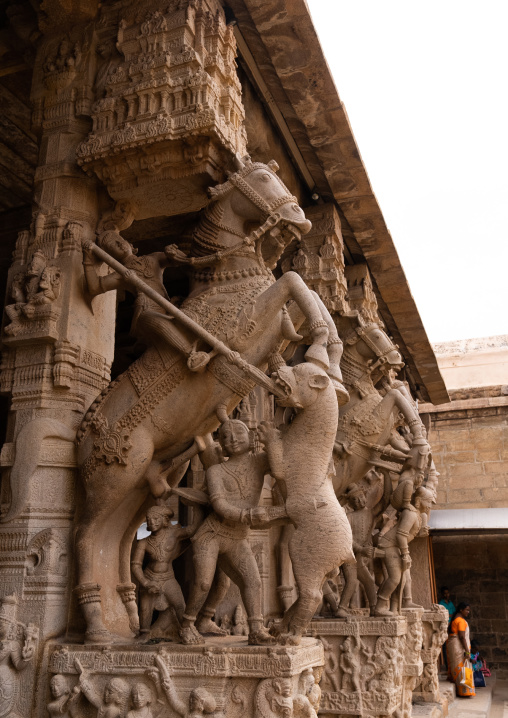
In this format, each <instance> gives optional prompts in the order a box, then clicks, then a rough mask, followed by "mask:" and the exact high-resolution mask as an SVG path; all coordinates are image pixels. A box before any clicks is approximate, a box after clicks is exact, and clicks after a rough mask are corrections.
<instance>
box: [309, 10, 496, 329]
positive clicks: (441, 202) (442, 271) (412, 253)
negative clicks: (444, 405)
mask: <svg viewBox="0 0 508 718" xmlns="http://www.w3.org/2000/svg"><path fill="white" fill-rule="evenodd" d="M307 2H308V5H309V7H310V11H311V14H312V18H313V21H314V25H315V27H316V30H317V32H318V34H319V37H320V40H321V44H322V47H323V50H324V53H325V56H326V58H327V60H328V64H329V66H330V69H331V71H332V74H333V76H334V78H335V84H336V86H337V89H338V92H339V95H340V98H341V100H342V101H343V102H344V104H345V106H346V109H347V112H348V115H349V119H350V122H351V126H352V128H353V132H354V135H355V138H356V141H357V143H358V146H359V149H360V152H361V155H362V159H363V161H364V164H365V166H366V168H367V172H368V174H369V177H370V180H371V183H372V187H373V190H374V192H375V194H376V196H377V198H378V201H379V204H380V206H381V209H382V211H383V214H384V217H385V220H386V224H387V226H388V228H389V230H390V231H391V233H392V237H393V240H394V243H395V246H396V248H397V250H398V252H399V256H400V259H401V262H402V266H403V267H404V270H405V272H406V276H407V278H408V281H409V284H410V286H411V290H412V292H413V296H414V297H415V300H416V304H417V306H418V309H419V311H420V315H421V317H422V320H423V323H424V325H425V328H426V330H427V334H428V336H429V339H430V341H432V342H437V341H447V340H452V339H466V338H468V337H485V336H490V335H496V334H506V333H508V318H507V313H508V289H507V288H508V251H507V246H508V230H507V221H508V217H507V212H506V207H507V200H508V182H507V173H508V100H507V97H508V86H507V71H508V35H507V33H508V1H507V0H482V1H481V2H479V1H478V0H474V2H473V1H471V0H425V1H424V0H347V1H346V0H307Z"/></svg>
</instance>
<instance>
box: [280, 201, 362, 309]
mask: <svg viewBox="0 0 508 718" xmlns="http://www.w3.org/2000/svg"><path fill="white" fill-rule="evenodd" d="M305 215H306V216H307V218H308V219H310V221H311V222H312V229H311V230H310V232H309V233H308V234H306V235H304V236H303V237H302V238H301V240H300V241H299V243H298V245H297V247H295V248H293V247H292V248H291V252H290V253H289V254H287V255H286V256H285V257H284V259H283V263H282V267H283V270H284V271H286V272H287V271H289V270H290V269H291V270H293V271H295V272H297V273H298V274H299V275H300V276H301V277H302V279H303V280H304V281H305V283H306V284H307V285H308V286H309V287H310V288H311V289H313V290H314V291H315V292H317V293H318V294H319V296H320V297H321V299H322V300H323V302H324V304H325V306H326V308H327V309H328V311H329V312H330V313H331V315H332V316H333V315H334V314H335V313H338V314H343V313H344V312H347V311H349V306H348V303H347V283H346V278H345V274H344V272H345V267H344V240H343V238H342V231H341V226H340V218H339V215H338V213H337V210H336V209H335V207H334V205H333V204H321V205H315V206H312V207H306V208H305Z"/></svg>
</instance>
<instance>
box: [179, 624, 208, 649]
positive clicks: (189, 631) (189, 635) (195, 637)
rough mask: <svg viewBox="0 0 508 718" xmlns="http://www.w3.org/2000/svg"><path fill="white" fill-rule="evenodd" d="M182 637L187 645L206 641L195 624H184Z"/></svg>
mask: <svg viewBox="0 0 508 718" xmlns="http://www.w3.org/2000/svg"><path fill="white" fill-rule="evenodd" d="M180 638H181V640H182V643H183V644H184V645H185V646H199V645H202V644H203V643H204V642H205V639H204V638H203V636H202V635H201V634H200V633H199V631H198V630H197V628H196V627H195V626H184V627H183V628H181V629H180Z"/></svg>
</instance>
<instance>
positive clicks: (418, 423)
mask: <svg viewBox="0 0 508 718" xmlns="http://www.w3.org/2000/svg"><path fill="white" fill-rule="evenodd" d="M385 402H386V403H391V406H390V408H389V409H388V411H386V414H387V416H388V415H389V414H390V413H391V411H393V408H394V407H397V409H398V410H399V411H400V412H401V413H402V414H403V416H404V418H405V420H406V421H407V423H408V425H409V430H410V431H411V434H412V436H413V439H422V438H423V429H424V427H423V424H422V420H421V419H420V416H419V414H418V413H417V412H416V411H415V410H414V408H413V406H411V404H410V403H409V401H408V400H407V399H406V397H405V396H404V395H403V394H402V393H401V392H400V391H399V390H398V389H390V391H389V392H388V393H387V394H386V396H385V397H384V399H383V402H381V405H383V404H385ZM381 405H380V406H381ZM382 410H383V411H384V406H383V407H382Z"/></svg>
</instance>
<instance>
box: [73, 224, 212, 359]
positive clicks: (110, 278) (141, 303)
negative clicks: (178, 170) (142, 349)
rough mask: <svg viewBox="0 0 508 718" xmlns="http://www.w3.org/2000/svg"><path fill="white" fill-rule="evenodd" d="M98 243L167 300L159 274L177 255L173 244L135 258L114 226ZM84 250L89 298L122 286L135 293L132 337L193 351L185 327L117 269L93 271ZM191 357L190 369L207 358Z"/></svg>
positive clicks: (148, 343) (156, 344) (92, 265)
mask: <svg viewBox="0 0 508 718" xmlns="http://www.w3.org/2000/svg"><path fill="white" fill-rule="evenodd" d="M99 243H100V246H101V247H102V249H104V250H105V251H106V252H108V253H109V254H111V256H112V257H114V258H115V259H116V260H117V261H119V262H121V263H122V264H123V265H124V267H127V269H129V270H131V271H132V272H133V273H134V274H136V275H137V276H139V277H140V278H141V279H142V280H143V281H144V282H145V284H147V285H148V286H149V287H151V288H152V289H155V290H156V291H157V292H158V293H159V294H160V295H161V296H162V297H164V298H165V299H169V297H168V294H167V292H166V289H165V287H164V284H163V280H162V277H163V273H164V270H165V269H166V267H169V266H170V264H171V263H172V260H173V258H174V257H175V256H178V254H179V252H178V249H176V247H175V246H174V245H170V246H168V247H166V249H165V251H164V252H153V253H152V254H146V255H144V256H143V257H136V253H137V250H135V249H134V248H133V246H132V245H131V244H130V242H128V241H127V240H126V239H124V238H123V237H122V236H121V235H120V234H119V232H118V231H117V230H116V229H106V230H105V231H104V232H102V233H101V235H100V237H99ZM83 252H84V257H83V265H84V270H85V278H86V283H87V287H88V291H89V293H90V295H91V296H92V297H96V296H97V295H98V294H103V293H104V292H109V291H111V290H113V289H124V290H127V291H129V292H132V293H134V294H135V295H136V299H135V302H134V317H133V319H132V324H131V333H132V334H133V336H135V337H137V338H139V339H141V341H143V342H145V343H146V344H147V345H149V346H150V345H152V344H155V346H156V347H157V348H159V347H160V348H161V350H162V351H163V350H164V349H165V348H167V347H168V345H169V346H171V347H175V348H176V349H178V350H179V351H181V352H182V353H183V354H184V355H185V356H187V357H191V355H193V354H194V352H193V344H192V340H191V339H190V338H189V336H188V335H187V333H186V332H185V330H183V329H181V328H179V327H177V326H175V321H174V319H173V318H172V317H170V316H168V315H167V314H166V313H165V312H164V310H163V309H162V308H161V307H160V306H159V305H158V304H156V303H155V302H154V301H153V300H152V299H150V298H149V297H147V295H146V294H144V293H143V292H138V291H137V290H136V289H134V288H133V287H132V286H131V285H130V284H129V282H128V281H127V280H125V279H124V278H123V277H122V276H120V274H118V273H117V272H112V273H111V274H106V275H105V276H99V275H98V274H97V272H96V270H95V266H96V264H95V262H94V261H93V253H92V251H91V250H88V249H86V247H85V246H84V247H83ZM201 355H202V353H201V352H200V353H199V357H200V358H202V359H204V356H205V355H204V353H203V356H201ZM199 357H198V359H199ZM194 359H195V357H194V356H193V357H192V360H191V361H190V362H189V368H190V369H191V370H193V371H198V370H199V369H201V368H203V366H204V365H205V364H206V363H207V361H208V359H206V360H205V364H201V363H200V362H199V360H198V361H197V362H196V361H194Z"/></svg>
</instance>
